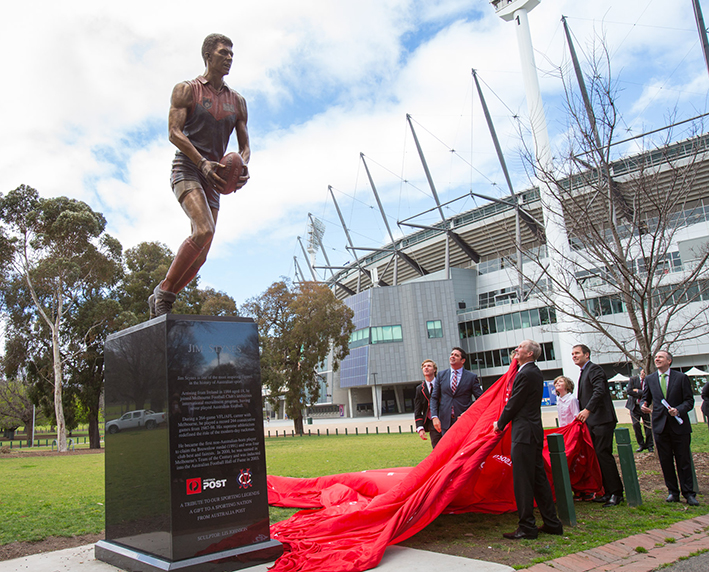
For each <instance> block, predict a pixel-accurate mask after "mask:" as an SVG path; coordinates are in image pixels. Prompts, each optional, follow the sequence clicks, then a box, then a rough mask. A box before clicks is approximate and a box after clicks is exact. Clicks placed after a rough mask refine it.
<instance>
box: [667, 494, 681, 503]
mask: <svg viewBox="0 0 709 572" xmlns="http://www.w3.org/2000/svg"><path fill="white" fill-rule="evenodd" d="M665 501H666V502H679V495H676V494H674V493H670V494H668V495H667V498H666V499H665Z"/></svg>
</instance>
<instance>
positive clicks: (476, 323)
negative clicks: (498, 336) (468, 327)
mask: <svg viewBox="0 0 709 572" xmlns="http://www.w3.org/2000/svg"><path fill="white" fill-rule="evenodd" d="M482 334H483V330H482V327H481V326H480V320H473V335H474V336H475V337H476V338H477V337H478V336H482Z"/></svg>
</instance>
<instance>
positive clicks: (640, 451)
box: [635, 445, 645, 453]
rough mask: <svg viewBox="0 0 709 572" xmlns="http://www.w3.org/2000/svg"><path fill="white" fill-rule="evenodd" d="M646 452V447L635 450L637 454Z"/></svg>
mask: <svg viewBox="0 0 709 572" xmlns="http://www.w3.org/2000/svg"><path fill="white" fill-rule="evenodd" d="M644 450H645V445H640V447H638V448H637V449H635V452H636V453H642V452H643V451H644Z"/></svg>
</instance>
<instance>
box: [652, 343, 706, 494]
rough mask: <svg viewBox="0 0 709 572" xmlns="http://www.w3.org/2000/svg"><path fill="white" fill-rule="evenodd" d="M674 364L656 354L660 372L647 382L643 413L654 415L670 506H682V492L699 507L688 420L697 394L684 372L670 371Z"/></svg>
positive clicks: (666, 354)
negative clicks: (694, 392) (680, 498)
mask: <svg viewBox="0 0 709 572" xmlns="http://www.w3.org/2000/svg"><path fill="white" fill-rule="evenodd" d="M671 364H672V354H671V353H670V352H668V351H665V350H660V351H658V352H657V353H656V354H655V367H657V371H656V372H655V373H652V374H650V375H648V376H647V377H646V378H645V391H644V392H643V397H642V401H643V405H642V407H641V410H642V411H643V413H652V432H653V436H654V437H655V447H656V448H657V455H658V457H659V458H660V467H662V475H663V476H664V478H665V486H666V487H667V490H668V492H669V495H668V496H667V502H679V494H680V491H681V492H682V496H684V498H685V499H687V504H688V505H690V506H698V505H699V501H697V497H696V491H695V490H694V487H693V479H692V464H691V462H692V457H691V455H692V454H691V452H690V450H689V446H690V444H691V440H692V426H691V424H690V422H689V417H688V416H687V413H688V412H689V411H691V410H692V409H694V394H693V393H692V385H691V383H690V381H689V378H688V377H687V376H686V375H685V374H683V373H682V372H681V371H677V370H674V369H670V365H671ZM675 461H676V464H677V472H676V473H675ZM677 477H679V486H678V484H677Z"/></svg>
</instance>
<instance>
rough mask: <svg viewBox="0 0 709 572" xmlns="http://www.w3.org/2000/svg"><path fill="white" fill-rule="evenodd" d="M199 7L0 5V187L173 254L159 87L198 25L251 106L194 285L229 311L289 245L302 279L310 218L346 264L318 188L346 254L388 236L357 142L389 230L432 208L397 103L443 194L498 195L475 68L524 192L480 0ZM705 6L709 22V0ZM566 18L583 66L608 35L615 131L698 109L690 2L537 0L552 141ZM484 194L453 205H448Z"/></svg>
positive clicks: (507, 44) (287, 262) (190, 61)
mask: <svg viewBox="0 0 709 572" xmlns="http://www.w3.org/2000/svg"><path fill="white" fill-rule="evenodd" d="M196 6H197V5H195V3H194V2H184V1H182V0H173V1H171V2H167V1H153V0H143V1H140V2H138V1H132V0H126V1H123V2H120V3H116V2H113V3H109V2H95V1H92V2H89V1H79V0H66V1H64V2H55V1H48V0H37V1H35V2H32V3H29V4H28V3H25V4H23V5H22V6H21V3H13V5H12V7H5V8H4V10H3V18H2V21H0V54H1V55H0V58H2V61H3V68H4V69H5V80H4V82H3V83H4V85H5V87H4V89H2V91H1V92H0V108H2V109H3V110H4V113H3V122H4V125H3V141H4V143H3V146H2V150H3V152H2V154H1V155H0V192H7V191H9V190H11V189H14V188H15V187H17V186H18V185H20V184H22V183H25V184H28V185H31V186H33V187H35V188H36V189H38V190H39V192H40V194H41V195H43V196H47V197H49V196H58V195H67V196H69V197H72V198H76V199H80V200H83V201H85V202H87V203H88V204H89V205H90V206H91V207H92V208H94V209H95V210H98V211H100V212H103V213H104V215H105V216H106V218H107V219H108V223H109V232H110V234H112V235H114V236H115V237H117V238H118V239H119V240H120V241H121V243H122V244H123V246H124V248H129V247H131V246H135V245H136V244H137V243H139V242H141V241H152V240H160V241H162V242H164V243H165V244H167V245H168V246H169V247H170V248H172V249H173V250H175V249H176V248H177V247H178V246H179V244H180V243H181V242H182V240H184V238H185V237H186V236H187V235H188V233H189V224H188V221H187V218H186V217H185V215H184V214H183V213H182V211H181V209H180V208H179V205H178V204H177V203H176V201H175V200H174V198H173V196H172V194H171V190H170V186H169V171H170V163H171V160H172V156H173V155H174V151H175V150H174V148H173V147H172V146H171V144H170V143H169V142H168V140H167V112H168V105H169V98H170V93H171V91H172V88H173V86H174V85H175V84H176V83H177V82H179V81H182V80H186V79H191V78H193V77H196V76H197V75H199V74H200V73H202V71H203V64H202V60H201V57H200V46H201V43H202V40H203V38H204V37H205V36H206V35H207V34H209V33H211V32H220V33H223V34H226V35H227V36H230V37H231V38H232V39H233V40H234V52H235V63H234V66H233V67H232V71H231V74H230V75H229V76H228V77H227V82H228V83H229V85H230V86H231V87H232V88H234V89H236V90H237V91H239V92H240V93H241V94H242V95H244V97H245V98H246V100H247V102H248V105H249V132H250V135H251V147H252V153H253V155H252V161H251V176H252V178H251V181H250V182H249V183H248V185H246V186H245V187H244V188H243V189H242V190H240V191H239V192H238V193H236V194H235V195H232V196H228V197H226V198H225V199H224V200H223V201H222V210H221V213H220V219H219V225H218V227H217V236H216V239H215V244H214V246H213V248H212V252H211V253H210V258H209V260H208V262H207V264H206V265H205V266H204V267H203V271H202V274H201V284H202V285H203V286H212V287H214V288H216V289H218V290H222V291H225V292H227V293H228V294H230V295H231V296H233V297H234V298H235V299H236V300H237V303H239V304H240V303H242V302H243V301H245V300H246V299H247V298H249V297H251V296H255V295H258V294H259V293H261V292H262V291H263V290H265V289H266V288H267V287H268V285H270V284H271V283H272V282H273V281H275V280H277V279H278V278H279V277H280V276H289V277H293V275H294V270H293V267H294V263H293V257H294V256H298V258H299V259H300V265H301V267H302V269H303V271H304V272H306V273H307V272H308V271H307V266H306V264H305V261H304V260H303V256H302V254H301V251H300V246H299V245H298V242H297V239H296V237H298V236H302V237H305V236H306V234H307V222H308V216H307V215H308V213H309V212H310V213H313V215H315V216H316V217H318V218H320V219H321V220H322V221H323V222H324V223H325V226H326V228H327V230H326V232H325V237H324V243H325V247H326V248H327V251H328V256H329V257H330V261H331V262H332V263H333V264H335V265H341V264H344V263H345V262H347V261H351V260H352V255H351V254H350V253H349V252H348V251H347V250H346V249H345V244H346V239H345V236H344V233H343V231H342V229H341V228H340V225H339V220H338V217H337V213H336V211H335V208H334V205H333V202H332V200H331V199H330V197H329V193H328V185H332V187H333V188H334V191H335V196H336V199H337V201H338V203H339V205H340V208H341V209H342V213H343V216H344V218H345V220H346V223H347V226H348V228H349V229H350V231H351V233H352V237H353V240H354V241H355V243H356V244H357V246H368V247H376V246H380V245H382V244H383V243H384V242H386V241H387V240H388V235H387V231H386V227H385V226H384V224H383V223H382V220H381V217H380V215H379V212H378V210H376V203H375V200H374V197H373V195H372V192H371V190H370V187H369V183H368V180H367V178H366V174H365V172H364V170H363V166H362V161H361V160H360V153H364V155H365V156H366V160H367V161H368V165H369V168H370V170H371V173H372V176H373V178H374V181H375V184H376V185H377V189H378V191H379V192H380V194H381V196H382V200H383V203H384V208H385V210H386V212H387V215H388V218H389V224H390V227H391V228H392V231H393V232H394V233H395V234H398V233H400V232H401V231H400V230H399V228H398V227H397V224H396V223H397V221H398V220H402V219H404V218H407V217H410V216H412V215H414V214H416V213H420V212H422V211H425V210H427V209H430V208H431V207H432V206H434V203H433V199H432V198H431V195H430V191H429V190H428V186H427V184H426V182H425V179H424V178H423V170H422V168H421V164H420V162H419V159H418V156H417V154H416V149H415V147H414V143H413V139H412V136H411V132H410V130H409V128H408V126H407V123H406V114H407V113H409V114H411V116H412V118H413V123H414V127H415V129H416V131H417V134H418V136H419V139H420V140H421V144H422V146H423V148H424V152H425V153H426V157H427V160H428V162H429V165H430V168H431V171H432V174H433V178H434V180H435V183H436V187H437V190H438V193H439V195H440V198H441V200H442V201H444V202H445V201H451V200H453V199H455V198H457V197H461V196H463V195H465V194H466V193H467V192H468V191H469V190H471V189H472V190H474V191H476V192H480V193H483V194H490V193H500V192H502V191H503V190H504V185H503V182H504V180H503V178H502V175H501V172H500V169H499V167H498V166H497V160H496V157H495V155H494V151H493V148H492V145H491V142H490V138H489V135H488V134H487V128H486V126H485V123H484V118H483V115H482V111H481V107H480V102H479V100H478V98H477V96H475V97H473V92H474V88H473V83H472V76H471V69H472V68H475V69H476V70H477V72H478V74H479V77H480V78H481V80H482V81H483V82H484V89H485V92H486V99H487V102H488V105H489V106H490V108H491V112H492V115H493V119H494V121H495V124H496V129H497V131H498V135H499V137H500V139H501V143H502V146H503V148H504V150H505V153H506V157H507V161H508V163H509V165H510V168H511V170H512V171H513V178H514V184H515V186H516V189H517V190H521V189H523V188H525V187H526V186H528V184H529V182H528V180H527V178H526V175H525V169H524V165H523V162H522V160H521V159H520V148H521V142H520V138H519V135H518V130H519V126H520V125H521V126H522V129H523V130H524V129H525V125H526V117H527V111H526V102H525V99H524V86H523V83H522V76H521V72H520V64H519V54H518V51H517V42H516V36H515V27H514V25H513V24H511V23H506V22H503V21H502V20H501V19H500V18H499V17H497V16H496V15H495V13H494V10H493V9H492V7H491V6H490V4H489V2H488V1H487V0H358V1H356V2H355V1H352V0H300V1H298V2H287V1H286V0H259V1H258V2H245V1H243V0H237V1H236V2H223V3H216V4H210V5H209V8H197V7H196ZM704 9H705V11H706V12H707V17H709V5H707V2H706V0H705V1H704ZM562 14H563V15H566V16H567V18H568V22H569V25H570V26H571V29H572V32H573V34H574V36H575V39H576V47H577V51H579V53H580V54H581V57H582V58H583V57H584V56H586V55H588V54H590V53H591V51H592V49H593V46H594V44H596V45H597V44H598V43H599V38H601V37H602V36H603V37H605V39H606V43H607V45H608V46H609V49H610V52H611V57H612V66H613V70H614V73H615V76H616V79H617V84H616V87H617V88H618V90H619V95H618V107H619V109H620V111H621V113H622V116H623V122H622V126H623V129H624V130H625V133H627V134H628V136H632V135H637V134H640V133H642V132H643V131H646V130H651V129H655V128H658V127H661V126H663V125H665V124H666V123H667V121H668V118H669V117H672V116H674V117H676V118H677V119H684V118H688V117H692V116H694V115H698V114H701V113H705V112H706V111H707V93H708V88H709V75H708V72H707V69H706V65H705V63H704V59H703V55H702V51H701V47H700V42H699V37H698V33H697V28H696V25H695V22H694V16H693V12H692V3H691V0H673V1H672V2H669V1H668V0H593V1H592V2H579V1H578V0H542V3H541V4H540V5H539V6H538V7H536V8H535V9H534V10H533V11H532V12H531V13H530V15H529V20H530V25H531V29H532V38H533V42H534V47H535V52H536V53H535V58H536V63H537V67H538V68H539V76H540V82H541V87H542V91H543V97H544V102H545V107H546V110H547V114H548V122H549V131H550V135H551V138H552V141H553V143H554V145H558V146H560V145H561V144H562V143H563V140H564V134H565V132H566V129H567V123H566V120H565V118H564V114H563V101H562V95H563V87H562V83H561V81H560V79H559V71H558V70H559V69H560V68H563V69H568V65H569V58H568V56H567V55H566V54H567V51H566V48H565V42H564V36H563V29H562V27H561V22H560V18H561V15H562ZM516 117H519V122H518V120H517V119H515V118H516ZM686 136H688V132H686V131H683V130H682V129H678V130H676V132H675V138H682V137H686ZM231 146H232V148H233V149H236V142H235V141H232V145H231ZM479 204H481V203H480V202H477V203H476V202H474V201H473V200H472V199H463V200H459V201H456V202H454V203H452V204H451V205H449V207H447V212H448V214H451V215H452V214H455V213H456V212H460V211H462V210H467V209H469V208H472V207H474V206H476V205H479ZM420 220H421V221H423V222H426V217H423V218H421V219H420ZM430 220H432V219H430ZM322 261H323V259H322V256H320V257H319V259H318V262H319V263H321V262H322Z"/></svg>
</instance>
